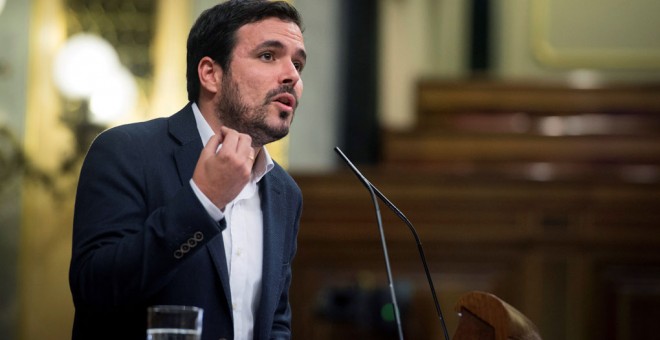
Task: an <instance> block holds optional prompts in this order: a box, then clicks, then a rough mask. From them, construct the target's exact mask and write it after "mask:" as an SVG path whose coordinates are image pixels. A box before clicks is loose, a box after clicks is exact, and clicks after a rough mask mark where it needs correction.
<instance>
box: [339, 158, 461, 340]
mask: <svg viewBox="0 0 660 340" xmlns="http://www.w3.org/2000/svg"><path fill="white" fill-rule="evenodd" d="M335 151H336V152H337V154H339V156H341V158H342V159H343V160H344V162H346V164H348V166H349V167H350V168H351V170H352V171H353V173H355V175H356V176H357V178H358V179H359V180H360V182H362V184H364V186H365V187H367V189H368V190H369V193H370V194H371V197H372V200H373V201H374V206H375V208H376V217H377V219H378V229H379V231H380V234H381V243H382V244H383V252H384V253H385V266H386V269H387V277H388V280H389V283H390V291H391V294H392V300H393V303H392V304H393V305H394V307H395V309H394V313H395V316H396V318H397V323H398V327H399V337H400V338H402V337H403V335H402V334H401V325H400V323H401V321H400V320H399V315H398V309H397V308H398V307H397V306H396V298H395V296H394V289H393V287H392V273H391V268H390V263H389V255H388V254H387V245H386V243H385V236H384V232H383V227H382V221H381V217H380V210H379V208H378V203H377V201H376V199H375V196H374V195H376V196H378V198H380V199H381V200H382V201H383V203H385V205H387V206H388V207H389V208H390V209H391V210H392V211H393V212H394V214H395V215H397V216H398V217H399V218H400V219H401V220H402V221H403V222H404V223H405V224H406V225H407V226H408V229H410V232H411V233H412V234H413V237H414V238H415V243H417V250H418V251H419V257H420V258H421V260H422V264H423V265H424V273H425V274H426V280H427V281H428V283H429V287H430V288H431V295H432V297H433V302H434V303H435V310H436V312H437V313H438V318H439V319H440V325H441V326H442V331H443V332H444V336H445V340H449V334H448V333H447V325H446V324H445V318H444V317H443V316H442V310H441V309H440V303H439V302H438V296H437V295H436V293H435V288H434V285H433V279H432V278H431V273H430V272H429V266H428V264H427V263H426V256H425V255H424V248H423V247H422V242H421V241H420V239H419V235H417V231H416V230H415V227H414V226H413V224H412V222H410V220H409V219H408V218H407V217H406V215H404V214H403V212H401V210H399V208H397V207H396V206H395V205H394V204H393V203H392V202H390V200H388V199H387V197H385V195H383V193H381V192H380V191H379V190H378V188H376V187H375V186H374V185H373V184H371V182H369V180H368V179H367V178H366V177H364V175H362V173H360V171H359V170H358V169H357V167H355V165H353V163H352V162H351V161H350V160H349V159H348V157H346V155H344V153H343V152H342V151H341V150H340V149H339V147H335Z"/></svg>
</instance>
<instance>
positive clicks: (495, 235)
mask: <svg viewBox="0 0 660 340" xmlns="http://www.w3.org/2000/svg"><path fill="white" fill-rule="evenodd" d="M216 2H217V1H210V0H187V1H184V0H0V268H1V269H2V270H0V338H1V339H68V338H70V333H71V325H72V319H73V305H72V302H71V297H70V292H69V288H68V281H67V280H68V279H67V275H68V264H69V259H70V251H71V223H72V222H71V220H72V209H73V201H74V198H75V187H76V180H77V176H78V172H79V167H80V162H81V160H82V158H83V157H84V154H85V152H86V150H87V147H88V146H89V143H90V142H91V140H92V139H93V138H94V136H96V135H97V134H98V133H99V132H100V131H102V130H103V129H106V128H108V127H110V126H114V125H117V124H122V123H127V122H133V121H141V120H146V119H150V118H154V117H161V116H169V115H171V114H172V113H174V112H176V111H177V110H179V109H180V108H181V107H183V106H184V105H185V104H186V93H185V41H186V37H187V33H188V30H189V28H190V26H191V25H192V22H193V21H194V19H195V18H196V17H197V15H198V14H199V13H200V12H201V11H202V10H203V9H205V8H208V7H210V6H212V5H213V4H215V3H216ZM294 4H295V5H296V7H297V8H298V9H299V10H300V12H301V13H302V14H303V17H304V21H305V44H306V47H307V52H308V55H309V62H308V65H307V67H306V68H305V72H304V74H303V77H304V81H305V93H304V96H303V100H302V103H301V106H300V108H299V109H298V111H297V115H296V119H295V124H294V127H293V129H292V132H291V134H290V136H289V137H287V138H286V139H285V140H283V141H281V142H278V143H277V144H275V145H272V146H269V150H271V152H272V153H273V154H274V158H275V159H276V160H277V161H278V162H280V163H281V164H283V165H284V166H286V167H287V168H288V169H289V171H290V172H291V173H292V175H294V177H295V178H296V180H297V181H298V183H299V185H300V187H301V189H302V190H303V194H304V196H305V210H304V214H303V218H302V224H301V231H300V237H299V244H298V256H297V258H296V262H295V264H294V282H293V285H292V288H291V302H292V308H293V311H294V319H293V322H294V324H293V327H294V334H295V335H296V337H297V338H302V339H336V338H341V337H343V338H346V339H389V338H393V339H394V338H396V330H395V327H394V324H393V320H392V319H393V318H392V312H391V305H389V299H388V296H389V295H388V294H389V293H388V292H387V290H386V288H387V282H386V276H385V273H384V262H383V258H382V250H381V247H380V240H379V238H378V231H377V228H376V221H375V218H374V213H373V206H372V203H371V200H370V198H369V195H368V192H367V191H366V190H365V189H364V187H362V185H361V184H360V183H359V182H358V181H357V179H356V178H355V177H354V176H353V175H352V173H350V172H349V171H347V170H346V167H345V166H344V165H343V163H342V162H341V161H340V160H339V158H338V157H337V156H336V155H335V153H334V151H333V148H334V147H335V146H340V147H341V148H342V150H343V151H344V152H345V153H346V154H347V155H348V157H349V158H351V159H352V160H353V161H354V162H356V163H357V164H358V165H359V166H360V167H361V169H362V170H363V173H364V174H365V175H367V176H368V177H369V178H370V179H371V182H372V183H373V184H374V185H376V186H377V187H379V189H380V190H381V191H382V192H383V193H384V194H385V195H387V196H388V197H389V198H390V200H391V201H392V202H394V203H395V204H397V205H398V206H399V207H400V208H401V209H402V210H403V211H404V213H405V214H406V215H407V216H408V218H409V219H410V220H411V221H412V222H413V224H415V225H416V227H417V230H418V232H419V234H420V237H421V240H422V242H423V244H424V249H425V251H426V255H427V257H428V260H429V268H430V271H431V275H432V277H433V279H434V281H435V287H436V290H437V292H438V295H439V298H440V304H441V306H442V308H443V312H444V313H445V316H446V319H447V324H448V326H449V334H453V332H454V329H455V328H456V324H457V316H456V312H455V311H454V304H455V303H456V302H457V300H458V299H459V297H460V296H461V295H463V294H464V293H466V292H469V291H474V290H481V291H488V292H491V293H494V294H496V295H498V296H499V297H500V298H502V299H504V300H505V301H507V302H508V303H509V304H511V305H513V306H514V307H516V308H518V309H519V310H520V311H521V312H523V313H524V314H525V315H527V317H529V318H530V319H531V320H532V321H533V322H534V323H535V324H536V325H537V326H538V327H539V329H540V332H541V335H542V336H543V338H544V339H549V340H552V339H575V340H577V339H653V338H656V339H657V335H656V332H655V328H654V327H655V323H657V320H659V319H660V252H659V251H658V249H660V209H659V208H660V140H659V139H658V137H659V136H660V39H659V38H658V37H660V23H659V22H658V20H657V13H660V2H658V1H656V0H636V1H620V0H583V1H570V0H492V1H489V0H360V1H352V0H323V1H316V0H295V1H294ZM382 210H383V211H382V213H383V222H384V225H385V232H386V235H387V240H388V245H389V247H390V257H391V261H392V267H393V272H394V285H395V289H396V291H397V296H398V298H399V307H400V308H401V313H402V322H403V327H404V334H405V335H406V337H407V338H410V339H438V338H441V330H440V324H439V321H438V318H437V316H436V312H435V308H434V306H433V302H432V300H431V296H430V292H429V287H428V285H427V283H426V279H425V277H424V271H423V267H422V265H421V263H420V261H419V256H418V253H417V247H416V245H415V243H414V239H413V238H412V236H411V234H410V232H409V231H408V230H407V228H406V226H405V225H404V224H403V223H401V222H400V221H399V220H398V219H397V218H396V216H395V215H394V214H391V213H390V211H388V210H387V208H384V207H383V208H382Z"/></svg>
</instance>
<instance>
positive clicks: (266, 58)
mask: <svg viewBox="0 0 660 340" xmlns="http://www.w3.org/2000/svg"><path fill="white" fill-rule="evenodd" d="M259 58H260V59H261V60H263V61H272V60H273V59H275V55H274V54H273V53H271V52H264V53H262V54H260V55H259Z"/></svg>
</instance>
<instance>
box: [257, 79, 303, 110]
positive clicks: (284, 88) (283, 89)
mask: <svg viewBox="0 0 660 340" xmlns="http://www.w3.org/2000/svg"><path fill="white" fill-rule="evenodd" d="M282 93H288V94H290V95H292V96H293V98H295V99H296V106H295V107H294V109H295V108H297V107H298V104H299V103H300V102H299V101H298V95H296V91H294V90H293V85H281V86H280V87H278V88H276V89H272V90H270V91H268V93H266V99H265V100H264V105H267V104H268V103H270V102H271V101H272V100H273V98H274V97H275V96H277V95H279V94H282Z"/></svg>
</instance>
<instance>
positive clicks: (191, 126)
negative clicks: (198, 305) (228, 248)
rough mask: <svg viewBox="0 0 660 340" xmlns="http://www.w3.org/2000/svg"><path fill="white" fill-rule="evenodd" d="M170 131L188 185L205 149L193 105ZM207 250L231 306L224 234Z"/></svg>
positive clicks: (223, 225)
mask: <svg viewBox="0 0 660 340" xmlns="http://www.w3.org/2000/svg"><path fill="white" fill-rule="evenodd" d="M169 131H170V134H171V135H172V137H173V138H174V139H176V140H177V141H178V142H179V146H178V147H176V148H175V151H174V160H175V162H176V167H177V170H178V173H179V180H180V181H181V185H188V182H189V181H190V179H191V178H192V175H193V172H194V171H195V166H196V165H197V160H198V159H199V155H200V153H201V152H202V148H203V145H202V139H201V137H200V136H199V131H198V130H197V123H196V122H195V116H194V113H193V111H192V104H190V103H189V104H188V105H186V107H184V108H183V109H181V111H179V112H177V113H176V114H174V115H173V116H172V117H170V118H169ZM226 227H227V225H226V223H225V220H222V221H220V225H219V228H220V231H222V230H224V229H225V228H226ZM207 249H208V250H209V253H210V255H211V258H212V259H213V264H214V266H215V269H216V271H217V272H218V275H219V276H220V282H221V284H222V289H223V291H224V293H225V298H226V299H227V306H231V293H230V291H229V270H228V269H227V260H226V256H225V246H224V243H223V241H222V234H219V235H218V236H217V237H214V238H213V239H212V240H210V241H209V242H208V243H207ZM230 314H231V313H230Z"/></svg>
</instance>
